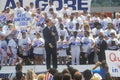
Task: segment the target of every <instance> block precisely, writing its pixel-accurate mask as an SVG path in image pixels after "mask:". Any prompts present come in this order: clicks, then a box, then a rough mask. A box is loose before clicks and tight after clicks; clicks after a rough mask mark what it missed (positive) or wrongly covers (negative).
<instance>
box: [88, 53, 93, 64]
mask: <svg viewBox="0 0 120 80" xmlns="http://www.w3.org/2000/svg"><path fill="white" fill-rule="evenodd" d="M88 64H94V52H91V53H90V54H89V55H88Z"/></svg>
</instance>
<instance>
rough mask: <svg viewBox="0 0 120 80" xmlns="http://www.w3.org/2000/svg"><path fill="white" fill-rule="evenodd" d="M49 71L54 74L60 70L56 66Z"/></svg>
mask: <svg viewBox="0 0 120 80" xmlns="http://www.w3.org/2000/svg"><path fill="white" fill-rule="evenodd" d="M48 72H49V73H51V74H52V75H54V74H55V73H57V72H58V71H57V69H55V68H50V69H49V71H48Z"/></svg>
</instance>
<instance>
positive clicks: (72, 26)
mask: <svg viewBox="0 0 120 80" xmlns="http://www.w3.org/2000/svg"><path fill="white" fill-rule="evenodd" d="M75 25H76V21H75V20H74V16H73V15H71V16H70V22H69V23H68V26H67V28H68V30H69V31H70V32H71V34H72V32H73V31H74V30H75Z"/></svg>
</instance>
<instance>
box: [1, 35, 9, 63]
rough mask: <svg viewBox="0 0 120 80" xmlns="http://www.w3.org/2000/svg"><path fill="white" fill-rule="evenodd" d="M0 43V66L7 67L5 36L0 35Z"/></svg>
mask: <svg viewBox="0 0 120 80" xmlns="http://www.w3.org/2000/svg"><path fill="white" fill-rule="evenodd" d="M0 43H1V46H0V48H1V54H2V60H1V64H5V65H7V58H8V56H7V50H8V45H7V42H6V40H5V35H4V34H2V35H1V41H0Z"/></svg>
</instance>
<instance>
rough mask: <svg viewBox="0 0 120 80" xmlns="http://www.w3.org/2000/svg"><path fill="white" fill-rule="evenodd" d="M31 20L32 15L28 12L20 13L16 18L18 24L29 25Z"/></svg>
mask: <svg viewBox="0 0 120 80" xmlns="http://www.w3.org/2000/svg"><path fill="white" fill-rule="evenodd" d="M30 21H31V16H28V15H26V13H19V14H17V16H16V17H15V18H14V22H15V25H16V26H28V25H29V23H30Z"/></svg>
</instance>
